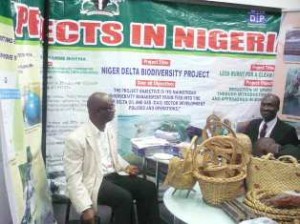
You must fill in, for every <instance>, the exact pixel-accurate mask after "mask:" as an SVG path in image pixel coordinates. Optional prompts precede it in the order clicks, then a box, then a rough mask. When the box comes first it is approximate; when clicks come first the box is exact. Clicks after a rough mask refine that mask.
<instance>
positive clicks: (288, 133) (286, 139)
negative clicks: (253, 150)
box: [245, 118, 299, 155]
mask: <svg viewBox="0 0 300 224" xmlns="http://www.w3.org/2000/svg"><path fill="white" fill-rule="evenodd" d="M261 122H262V119H254V120H252V121H250V123H249V125H248V127H247V128H246V131H245V134H247V135H248V136H249V138H250V139H251V142H252V145H253V146H254V145H255V143H256V141H257V137H258V132H259V125H260V123H261ZM270 138H272V139H274V140H275V142H276V143H277V144H279V145H281V146H283V147H282V150H284V146H285V145H289V144H290V145H298V144H299V140H298V136H297V132H296V129H295V128H294V127H293V126H291V125H289V124H287V123H285V122H283V121H281V120H280V119H279V118H278V120H277V123H276V125H275V127H274V128H273V130H272V132H271V135H270ZM298 150H299V148H298V147H295V150H290V149H289V152H288V154H289V155H293V154H294V153H293V152H295V153H296V154H299V152H298ZM281 153H282V154H286V153H284V151H280V153H279V154H281Z"/></svg>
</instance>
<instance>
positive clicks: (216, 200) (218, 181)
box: [194, 171, 246, 205]
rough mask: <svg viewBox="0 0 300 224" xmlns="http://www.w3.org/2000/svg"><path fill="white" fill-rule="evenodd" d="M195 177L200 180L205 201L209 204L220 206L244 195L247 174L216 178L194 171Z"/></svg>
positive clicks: (242, 172) (241, 173)
mask: <svg viewBox="0 0 300 224" xmlns="http://www.w3.org/2000/svg"><path fill="white" fill-rule="evenodd" d="M194 176H195V177H196V178H197V179H198V183H199V185H200V188H201V192H202V196H203V200H204V201H205V202H207V203H209V204H213V205H218V204H221V203H222V202H225V201H229V200H232V199H234V198H236V197H238V196H239V195H241V194H242V193H243V180H244V179H245V177H246V173H245V172H244V171H241V172H239V173H238V174H237V175H236V176H234V177H231V178H215V177H208V176H206V175H203V174H202V173H201V172H198V171H194Z"/></svg>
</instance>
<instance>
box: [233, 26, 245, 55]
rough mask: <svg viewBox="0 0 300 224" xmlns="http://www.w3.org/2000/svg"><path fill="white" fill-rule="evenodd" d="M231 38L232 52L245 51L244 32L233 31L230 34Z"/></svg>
mask: <svg viewBox="0 0 300 224" xmlns="http://www.w3.org/2000/svg"><path fill="white" fill-rule="evenodd" d="M230 38H231V50H232V51H238V52H240V51H244V47H243V46H244V45H245V40H244V32H242V31H231V32H230Z"/></svg>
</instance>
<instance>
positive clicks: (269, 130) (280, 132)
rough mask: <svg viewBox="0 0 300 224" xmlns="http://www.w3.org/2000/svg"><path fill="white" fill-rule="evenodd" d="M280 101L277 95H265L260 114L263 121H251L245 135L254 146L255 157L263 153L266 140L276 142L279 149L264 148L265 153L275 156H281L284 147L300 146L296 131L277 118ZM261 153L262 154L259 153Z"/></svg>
mask: <svg viewBox="0 0 300 224" xmlns="http://www.w3.org/2000/svg"><path fill="white" fill-rule="evenodd" d="M279 106H280V99H279V97H278V96H277V95H275V94H271V93H270V94H267V95H265V96H264V97H263V98H262V100H261V104H260V114H261V116H262V119H254V120H252V121H250V123H249V125H248V127H247V129H246V132H245V134H247V135H248V136H249V137H250V139H251V142H252V144H253V145H254V146H257V147H254V152H253V154H254V155H257V154H260V153H261V150H262V149H261V148H262V147H260V145H267V144H264V140H265V139H264V138H271V139H273V140H274V141H275V143H276V144H277V146H278V147H272V148H268V147H263V148H264V149H263V150H265V152H264V153H268V152H271V153H273V154H275V155H279V154H280V150H281V149H283V146H285V145H288V144H291V145H297V144H299V140H298V136H297V133H296V129H295V128H294V127H292V126H291V125H289V124H287V123H285V122H283V121H281V120H280V119H279V118H278V117H277V112H278V111H279ZM258 151H260V152H258Z"/></svg>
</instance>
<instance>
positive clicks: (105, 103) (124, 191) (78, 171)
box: [64, 92, 159, 224]
mask: <svg viewBox="0 0 300 224" xmlns="http://www.w3.org/2000/svg"><path fill="white" fill-rule="evenodd" d="M87 108H88V113H89V118H90V122H88V123H87V124H84V125H83V126H81V127H79V128H77V129H76V130H75V131H73V132H72V133H71V134H70V135H69V136H68V138H67V139H66V142H65V152H64V165H65V173H66V178H67V189H68V192H69V197H70V199H71V201H72V204H73V206H74V207H75V209H76V211H77V212H78V213H80V214H81V220H82V223H89V224H94V223H95V222H96V218H95V217H96V211H97V204H105V205H108V206H111V207H112V210H113V214H114V219H113V223H114V224H130V223H131V222H132V206H133V200H135V201H136V205H137V213H138V214H137V215H138V219H139V223H141V224H156V223H159V211H158V203H157V191H156V186H155V185H154V183H152V182H150V181H147V180H144V179H142V178H139V177H137V176H136V175H137V173H138V168H137V167H136V166H133V165H129V164H128V162H127V161H125V160H124V159H123V158H122V157H121V156H120V155H119V154H118V152H117V142H116V140H117V137H116V136H115V133H114V132H113V129H112V127H111V125H110V123H109V122H110V121H111V120H112V119H113V118H114V114H115V107H114V104H113V101H112V99H111V97H110V96H109V95H107V94H106V93H102V92H96V93H93V94H92V95H91V96H90V97H89V99H88V101H87ZM124 174H125V175H124Z"/></svg>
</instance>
